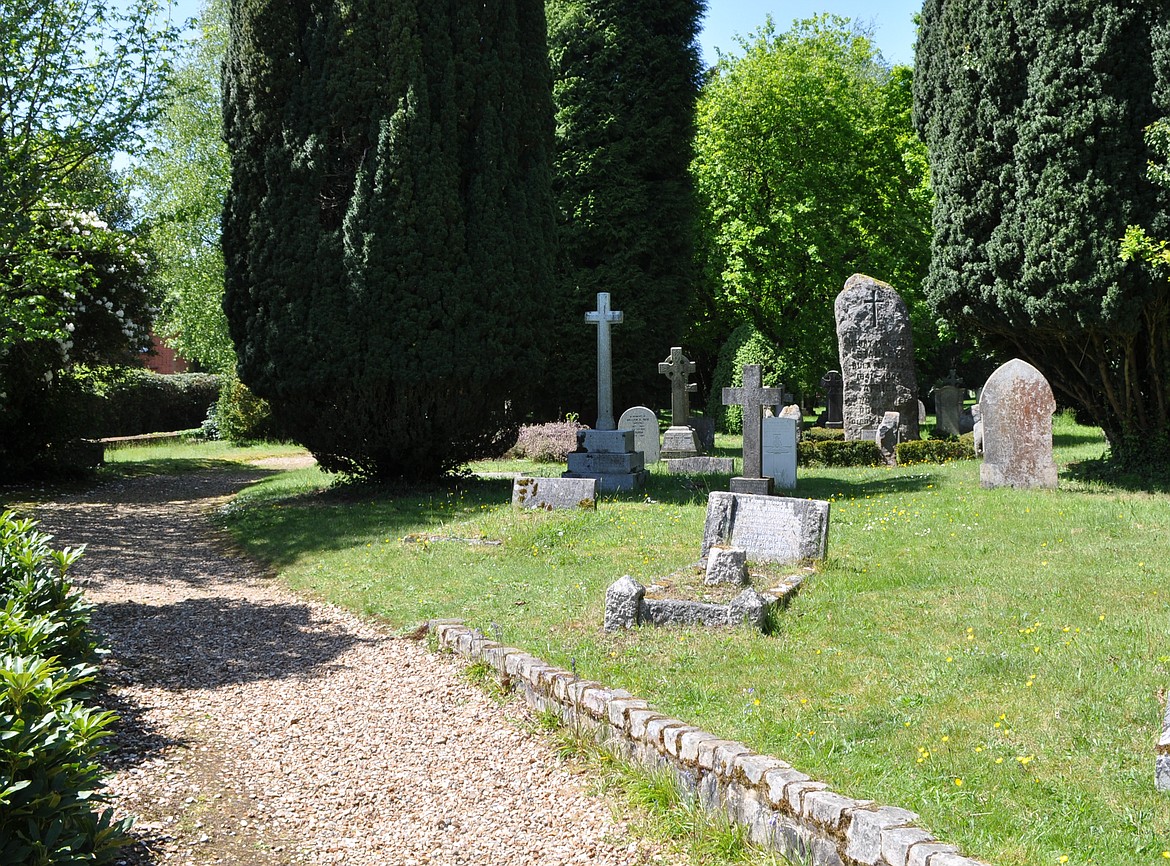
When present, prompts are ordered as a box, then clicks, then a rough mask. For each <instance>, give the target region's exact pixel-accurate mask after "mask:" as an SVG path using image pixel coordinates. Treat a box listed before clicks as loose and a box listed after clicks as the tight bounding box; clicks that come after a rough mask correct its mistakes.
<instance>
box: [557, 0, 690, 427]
mask: <svg viewBox="0 0 1170 866" xmlns="http://www.w3.org/2000/svg"><path fill="white" fill-rule="evenodd" d="M705 6H706V3H705V2H703V0H651V2H630V0H548V2H547V3H546V4H545V7H546V9H547V14H548V43H549V53H550V56H551V63H552V75H553V102H554V105H555V109H556V148H555V168H554V175H553V190H554V196H555V200H556V205H557V213H558V229H559V231H558V240H559V259H558V265H557V274H556V292H555V295H554V297H553V299H552V303H553V304H554V308H555V316H554V320H553V329H554V334H555V335H556V336H555V341H554V342H553V345H552V361H551V364H550V367H551V371H552V374H553V375H552V377H551V378H552V381H553V382H554V383H555V387H553V388H549V389H548V394H549V396H548V397H546V398H545V399H544V400H543V401H542V402H543V404H544V405H543V410H544V414H545V415H546V417H555V416H559V414H561V413H563V412H564V411H565V410H568V409H571V410H574V411H577V412H580V413H581V415H582V416H583V417H585V418H586V419H588V420H590V421H592V419H593V418H595V417H597V411H596V410H597V388H596V381H597V380H596V367H595V365H594V364H593V363H592V361H590V362H589V363H585V362H583V359H592V358H594V357H596V350H595V348H594V347H595V345H596V336H595V328H593V327H591V326H588V325H586V324H585V322H584V318H583V314H584V313H585V311H587V310H593V309H596V296H597V293H598V292H610V293H612V295H613V305H614V307H615V308H616V309H619V310H621V311H622V313H623V314H624V320H623V322H622V324H621V325H620V326H618V327H617V328H614V330H613V331H612V335H613V347H614V349H613V390H614V405H615V406H617V407H624V406H633V405H638V404H644V405H649V406H659V405H663V404H664V401H667V400H669V394H670V389H669V388H668V387H667V386H666V382H665V380H664V379H663V378H662V377H661V376H660V375H659V374H658V362H659V361H661V360H662V359H663V358H664V357H666V355H667V354H668V353H669V352H670V348H671V346H675V345H680V341H681V337H682V334H683V331H684V328H685V325H686V321H685V317H686V314H687V310H688V307H689V305H690V301H691V298H692V295H693V293H694V285H695V283H696V278H697V275H698V274H697V269H696V265H695V256H694V238H695V226H696V218H697V202H696V199H695V196H694V190H693V185H692V181H691V178H690V175H689V173H688V165H689V163H690V160H691V148H692V144H691V142H692V139H693V137H694V107H695V100H696V98H697V96H698V91H699V81H700V62H699V50H698V43H697V41H696V36H697V34H698V31H699V24H700V17H701V15H702V13H703V10H704V8H705ZM619 411H620V408H619Z"/></svg>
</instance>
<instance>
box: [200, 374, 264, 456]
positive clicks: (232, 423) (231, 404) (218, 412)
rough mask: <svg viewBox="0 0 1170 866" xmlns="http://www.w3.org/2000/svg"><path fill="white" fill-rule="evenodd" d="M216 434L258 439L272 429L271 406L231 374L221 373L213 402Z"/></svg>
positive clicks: (239, 439) (233, 439) (240, 439)
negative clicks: (221, 381)
mask: <svg viewBox="0 0 1170 866" xmlns="http://www.w3.org/2000/svg"><path fill="white" fill-rule="evenodd" d="M214 422H215V430H216V434H217V435H218V437H219V438H220V439H226V440H228V441H229V442H236V443H246V442H259V441H261V440H263V439H265V438H267V437H268V436H269V435H270V434H271V433H272V410H271V409H269V408H268V404H267V403H266V402H264V401H263V400H261V399H260V398H259V397H257V396H256V395H255V394H253V393H252V392H251V391H250V390H249V389H248V386H247V385H245V384H244V383H243V382H241V381H240V380H239V379H237V378H236V377H235V376H224V377H223V384H222V386H221V387H220V391H219V399H218V400H217V401H216V403H215V410H214Z"/></svg>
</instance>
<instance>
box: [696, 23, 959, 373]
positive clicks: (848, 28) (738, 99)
mask: <svg viewBox="0 0 1170 866" xmlns="http://www.w3.org/2000/svg"><path fill="white" fill-rule="evenodd" d="M740 47H741V49H742V52H743V53H742V55H738V56H737V55H724V56H721V57H720V59H719V62H718V63H717V64H716V66H715V68H714V70H713V72H712V74H711V77H710V78H709V80H708V81H707V83H706V85H705V87H704V90H703V94H702V97H701V99H700V100H699V107H698V135H697V139H696V144H695V151H696V154H695V159H694V163H693V165H692V172H693V174H694V177H695V180H696V184H697V186H698V190H699V192H700V195H701V198H702V200H703V202H704V206H705V220H706V240H707V244H708V251H707V256H708V263H709V264H708V267H709V270H710V271H711V273H710V276H709V280H708V283H709V284H710V285H712V286H714V289H713V290H714V292H715V297H714V299H713V304H712V306H713V308H714V315H715V317H716V318H718V317H724V318H732V319H735V320H739V321H746V322H750V323H751V324H752V325H754V326H755V327H756V329H757V330H759V331H760V333H762V334H764V335H765V336H766V338H767V339H768V340H769V341H770V343H771V345H772V346H773V347H774V349H773V351H774V352H775V353H776V354H777V355H778V356H779V358H780V359H781V360H782V361H783V363H784V368H785V370H786V374H785V375H786V377H787V379H788V381H787V382H786V384H787V385H788V386H789V387H790V388H791V389H792V390H793V391H795V392H804V393H812V392H813V390H814V389H815V388H816V386H817V383H818V382H819V381H820V378H821V376H822V375H823V374H824V372H825V370H827V369H831V368H834V367H836V366H837V363H836V358H837V340H836V331H835V329H834V314H833V301H834V299H835V298H836V296H837V294H838V293H839V292H840V291H841V288H842V286H843V285H844V283H845V280H846V279H847V278H848V277H849V275H850V274H853V273H855V272H858V271H861V272H865V273H868V274H872V275H873V276H875V277H878V278H880V279H882V280H886V281H888V282H890V283H891V284H892V285H894V287H895V288H896V289H897V290H898V292H899V293H900V294H901V295H902V296H903V298H904V299H905V300H906V301H907V303H908V304H909V306H910V308H911V310H912V311H913V312H912V318H913V320H914V326H915V343H916V345H919V346H921V347H922V348H923V350H924V351H925V349H927V348H928V347H931V346H933V345H934V343H936V342H937V335H935V336H932V332H933V331H934V328H933V322H932V321H931V320H930V318H929V317H927V316H924V315H923V313H924V310H923V309H922V308H921V305H920V304H917V303H916V301H917V300H918V299H919V297H920V293H919V283H920V281H921V279H922V276H923V275H924V274H925V272H926V266H927V251H928V243H929V234H930V201H931V196H930V190H929V188H928V185H927V171H926V163H925V152H924V150H923V148H922V145H921V144H920V143H919V142H918V141H917V140H916V138H915V136H914V135H913V130H912V126H911V123H910V116H909V108H910V79H911V72H910V70H909V69H906V68H904V67H896V68H893V69H891V68H889V67H888V66H887V65H886V64H885V63H884V61H882V59H881V56H880V54H878V52H877V49H876V48H875V47H874V46H873V44H872V42H871V41H870V39H869V38H868V36H866V35H865V34H864V33H863V32H862V31H860V30H859V29H858V28H856V27H855V26H853V25H851V24H850V23H849V22H848V21H847V20H845V19H840V18H830V17H828V16H822V17H819V18H814V19H812V20H809V21H805V22H802V23H799V24H797V25H796V26H795V27H794V28H793V30H792V31H790V32H788V33H781V34H777V33H776V32H775V29H774V27H773V25H772V23H771V20H769V22H768V23H767V24H766V25H765V26H764V27H763V28H761V29H760V30H759V31H758V32H757V33H756V34H754V35H753V36H752V37H751V38H750V39H744V40H742V41H741V45H740Z"/></svg>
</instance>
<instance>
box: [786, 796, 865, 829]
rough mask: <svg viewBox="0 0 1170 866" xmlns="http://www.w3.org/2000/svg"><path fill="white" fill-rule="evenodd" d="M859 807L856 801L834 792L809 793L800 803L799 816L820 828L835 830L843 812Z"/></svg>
mask: <svg viewBox="0 0 1170 866" xmlns="http://www.w3.org/2000/svg"><path fill="white" fill-rule="evenodd" d="M859 805H861V804H860V803H859V802H858V801H857V800H854V799H852V798H850V797H846V796H843V795H841V794H838V793H836V792H834V791H809V792H808V793H807V794H805V797H804V799H803V800H802V801H801V805H800V814H801V815H803V816H804V817H805V818H807V819H808V820H810V821H813V822H815V823H817V824H820V825H821V826H822V827H828V828H829V829H830V830H836V829H837V828H838V827H840V826H841V821H842V818H843V817H844V815H845V810H846V809H855V808H857V807H858V806H859Z"/></svg>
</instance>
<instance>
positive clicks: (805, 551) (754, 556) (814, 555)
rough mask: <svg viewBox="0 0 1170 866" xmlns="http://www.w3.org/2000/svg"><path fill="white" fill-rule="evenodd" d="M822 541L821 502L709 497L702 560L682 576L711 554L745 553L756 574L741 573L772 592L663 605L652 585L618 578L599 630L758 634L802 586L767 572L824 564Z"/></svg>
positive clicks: (797, 579) (825, 525)
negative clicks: (710, 629)
mask: <svg viewBox="0 0 1170 866" xmlns="http://www.w3.org/2000/svg"><path fill="white" fill-rule="evenodd" d="M828 538H829V503H828V502H825V501H823V500H817V499H791V498H787V497H781V496H763V495H759V494H752V493H730V492H724V491H715V492H713V493H711V494H710V496H709V497H708V500H707V521H706V525H705V526H704V530H703V550H702V557H703V559H702V560H701V562H700V565H699V566H695V567H694V568H692V569H690V570H691V571H699V570H703V569H705V565H706V560H707V558H708V556H709V554H710V553H711V551H712V550H713V549H716V548H733V549H740V550H743V551H745V553H746V555H747V560H748V561H749V562H753V563H757V568H756V569H754V570H753V569H749V572H752V577H754V578H760V579H763V578H767V579H770V580H771V581H772V582H773V583H774V585H773V586H771V587H769V588H768V589H765V590H764V591H762V592H758V591H756V590H755V589H754V588H752V587H751V586H748V587H745V588H744V589H743V590H742V591H741V592H739V594H738V595H736V596H735V597H734V598H731V599H729V600H728V601H726V602H725V603H722V604H719V603H712V602H710V601H704V600H700V599H690V598H686V599H684V598H671V597H666V596H665V595H664V594H662V589H663V588H662V587H661V586H659V585H658V584H657V583H656V584H655V585H654V586H651V587H645V586H642V584H640V583H638V582H637V581H636V580H634V579H633V578H631V577H630V576H628V575H626V576H624V577H622V578H619V579H618V580H616V581H615V582H614V583H612V584H611V585H610V586H609V588H608V589H607V590H606V593H605V630H606V631H620V630H622V629H629V628H634V627H636V626H639V625H705V626H725V625H740V624H744V623H746V624H748V625H752V626H754V627H755V628H758V629H760V630H765V629H766V628H767V625H768V623H769V621H770V619H771V613H772V612H773V611H774V610H775V609H776V607H777V606H778V605H779V606H783V605H784V604H786V603H787V602H788V601H789V599H791V598H792V596H793V594H794V593H795V592H796V591H797V590H798V589H799V588H800V585H801V584H802V583H803V582H804V575H803V573H801V572H796V573H791V574H787V575H785V576H783V577H781V578H780V579H779V580H778V581H777V580H776V577H777V576H776V575H774V574H771V573H770V571H771V568H770V567H772V566H786V565H797V564H803V563H807V562H810V561H815V560H820V559H824V558H825V553H826V551H827V549H828ZM761 564H762V566H761ZM687 571H688V570H687V569H683V570H681V571H680V572H676V573H675V575H672V576H671V578H675V579H677V578H679V577H680V576H681V577H683V578H685V577H686V572H687ZM666 582H667V583H668V584H669V583H670V581H666ZM736 588H737V589H738V587H736Z"/></svg>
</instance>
